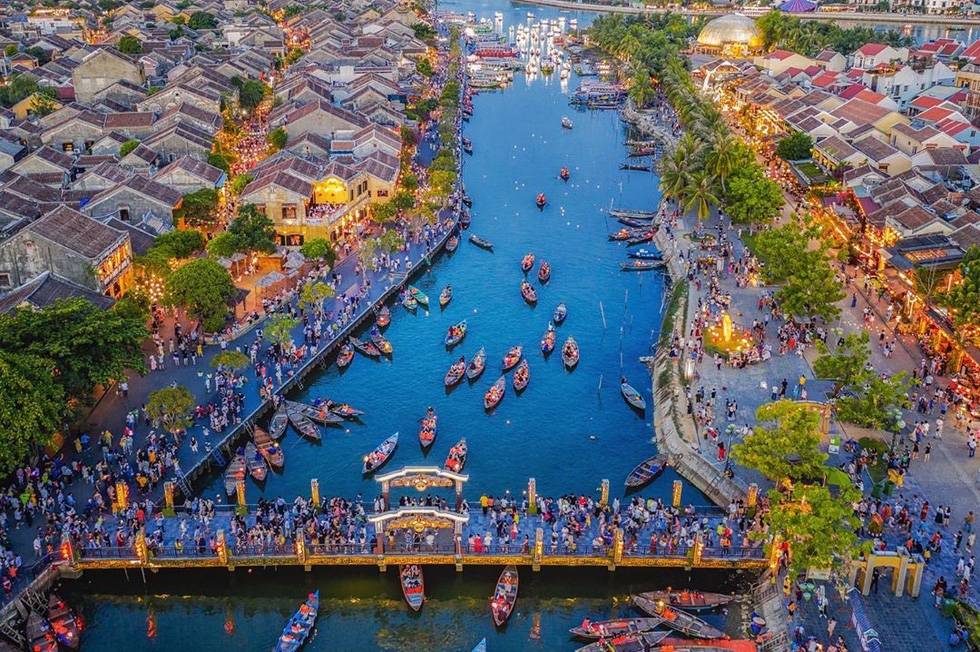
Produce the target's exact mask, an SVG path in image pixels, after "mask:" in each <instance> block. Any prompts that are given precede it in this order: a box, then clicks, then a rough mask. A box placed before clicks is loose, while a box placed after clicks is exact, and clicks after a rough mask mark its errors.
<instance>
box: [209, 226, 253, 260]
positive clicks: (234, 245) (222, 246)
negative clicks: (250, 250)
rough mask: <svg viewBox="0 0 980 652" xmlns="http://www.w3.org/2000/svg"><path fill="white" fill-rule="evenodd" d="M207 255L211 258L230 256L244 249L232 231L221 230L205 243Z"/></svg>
mask: <svg viewBox="0 0 980 652" xmlns="http://www.w3.org/2000/svg"><path fill="white" fill-rule="evenodd" d="M207 250H208V255H209V256H211V257H212V258H231V257H232V256H234V255H235V254H237V253H239V252H243V251H245V250H246V248H245V247H243V246H242V241H241V239H240V238H239V237H238V236H237V235H235V234H234V233H228V232H227V231H222V232H221V233H219V234H218V235H216V236H214V237H213V238H211V240H210V241H209V242H208V244H207Z"/></svg>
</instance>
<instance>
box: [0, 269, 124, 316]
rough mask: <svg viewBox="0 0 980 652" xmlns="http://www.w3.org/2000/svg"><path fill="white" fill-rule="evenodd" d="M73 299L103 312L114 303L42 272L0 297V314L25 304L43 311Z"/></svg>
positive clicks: (98, 294)
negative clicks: (52, 305) (83, 301)
mask: <svg viewBox="0 0 980 652" xmlns="http://www.w3.org/2000/svg"><path fill="white" fill-rule="evenodd" d="M73 297H83V298H85V299H88V300H89V301H91V302H92V303H94V304H95V305H96V306H97V307H99V308H101V309H103V310H106V309H108V308H110V307H111V306H112V304H114V303H115V299H113V298H112V297H107V296H106V295H104V294H101V293H99V292H94V291H92V290H90V289H88V288H83V287H82V286H80V285H75V284H74V283H72V282H71V281H68V280H67V279H63V278H61V277H58V276H55V275H54V274H51V273H50V272H42V273H41V274H39V275H38V276H36V277H34V278H33V279H31V280H30V281H28V282H27V283H25V284H24V285H22V286H20V287H19V288H16V289H14V290H12V291H10V292H8V293H7V294H5V295H3V296H0V314H5V313H8V312H10V311H11V310H14V309H15V308H18V307H20V306H22V305H25V304H27V305H30V306H31V307H33V308H35V309H43V308H47V307H48V306H50V305H51V304H53V303H54V302H55V301H58V300H59V299H70V298H73Z"/></svg>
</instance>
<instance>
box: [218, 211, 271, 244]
mask: <svg viewBox="0 0 980 652" xmlns="http://www.w3.org/2000/svg"><path fill="white" fill-rule="evenodd" d="M228 232H229V233H232V234H234V235H235V236H237V237H238V239H239V241H240V243H241V244H240V246H241V247H242V250H247V251H261V252H263V253H267V254H270V253H272V252H274V251H275V250H276V229H275V225H274V224H273V223H272V220H270V219H269V218H268V217H267V216H266V215H265V213H262V212H261V211H259V209H258V208H256V206H255V204H242V205H241V206H239V207H238V216H237V217H236V218H235V219H233V220H232V221H231V224H229V225H228Z"/></svg>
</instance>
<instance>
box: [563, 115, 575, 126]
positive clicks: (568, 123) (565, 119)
mask: <svg viewBox="0 0 980 652" xmlns="http://www.w3.org/2000/svg"><path fill="white" fill-rule="evenodd" d="M561 126H562V128H563V129H571V128H572V120H571V118H569V117H568V116H567V115H565V116H562V118H561Z"/></svg>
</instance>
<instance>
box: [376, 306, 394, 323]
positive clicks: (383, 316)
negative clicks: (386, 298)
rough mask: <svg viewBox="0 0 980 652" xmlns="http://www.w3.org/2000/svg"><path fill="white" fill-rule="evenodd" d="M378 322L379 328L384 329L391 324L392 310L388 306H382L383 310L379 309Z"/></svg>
mask: <svg viewBox="0 0 980 652" xmlns="http://www.w3.org/2000/svg"><path fill="white" fill-rule="evenodd" d="M376 321H377V322H378V328H384V327H385V326H387V325H388V324H390V323H391V310H390V309H389V308H388V306H381V308H379V309H378V316H377V317H376Z"/></svg>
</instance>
